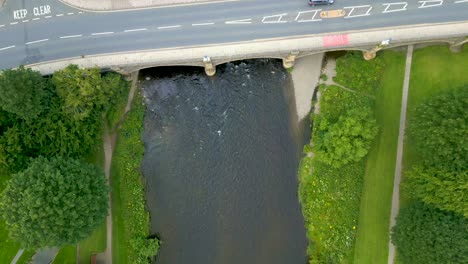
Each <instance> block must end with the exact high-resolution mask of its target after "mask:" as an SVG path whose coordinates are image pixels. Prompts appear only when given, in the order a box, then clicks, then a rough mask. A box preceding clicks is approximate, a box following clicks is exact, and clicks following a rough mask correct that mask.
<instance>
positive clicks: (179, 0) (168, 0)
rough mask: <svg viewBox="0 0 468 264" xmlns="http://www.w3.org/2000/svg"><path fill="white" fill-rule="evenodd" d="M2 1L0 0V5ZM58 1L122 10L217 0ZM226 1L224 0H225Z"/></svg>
mask: <svg viewBox="0 0 468 264" xmlns="http://www.w3.org/2000/svg"><path fill="white" fill-rule="evenodd" d="M2 1H5V0H0V6H1V3H2ZM59 1H60V2H62V3H64V4H66V5H69V6H72V7H75V8H79V9H83V10H87V11H122V10H130V9H143V8H155V7H163V6H172V5H188V4H199V3H209V2H220V1H219V0H59ZM225 1H226V0H225Z"/></svg>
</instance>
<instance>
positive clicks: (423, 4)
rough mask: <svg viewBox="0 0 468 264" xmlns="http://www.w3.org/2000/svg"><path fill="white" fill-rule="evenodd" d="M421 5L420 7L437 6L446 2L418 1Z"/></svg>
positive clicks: (437, 0) (435, 0)
mask: <svg viewBox="0 0 468 264" xmlns="http://www.w3.org/2000/svg"><path fill="white" fill-rule="evenodd" d="M418 3H420V4H421V5H420V6H418V8H428V7H435V6H441V5H442V4H443V3H444V0H425V1H418Z"/></svg>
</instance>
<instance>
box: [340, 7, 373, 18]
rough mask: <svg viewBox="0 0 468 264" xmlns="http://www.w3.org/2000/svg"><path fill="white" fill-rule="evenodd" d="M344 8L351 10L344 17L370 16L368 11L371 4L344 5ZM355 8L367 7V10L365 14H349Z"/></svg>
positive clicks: (370, 8)
mask: <svg viewBox="0 0 468 264" xmlns="http://www.w3.org/2000/svg"><path fill="white" fill-rule="evenodd" d="M344 8H348V9H351V11H349V13H348V15H347V16H345V17H344V18H354V17H363V16H370V11H371V10H372V6H370V5H362V6H349V7H344ZM356 8H368V9H367V12H366V13H365V14H360V15H354V16H352V15H351V14H352V13H353V11H354V9H356Z"/></svg>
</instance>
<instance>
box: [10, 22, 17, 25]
mask: <svg viewBox="0 0 468 264" xmlns="http://www.w3.org/2000/svg"><path fill="white" fill-rule="evenodd" d="M16 24H18V22H13V23H10V25H16Z"/></svg>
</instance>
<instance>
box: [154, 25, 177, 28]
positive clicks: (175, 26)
mask: <svg viewBox="0 0 468 264" xmlns="http://www.w3.org/2000/svg"><path fill="white" fill-rule="evenodd" d="M170 28H180V25H174V26H165V27H158V29H170Z"/></svg>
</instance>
